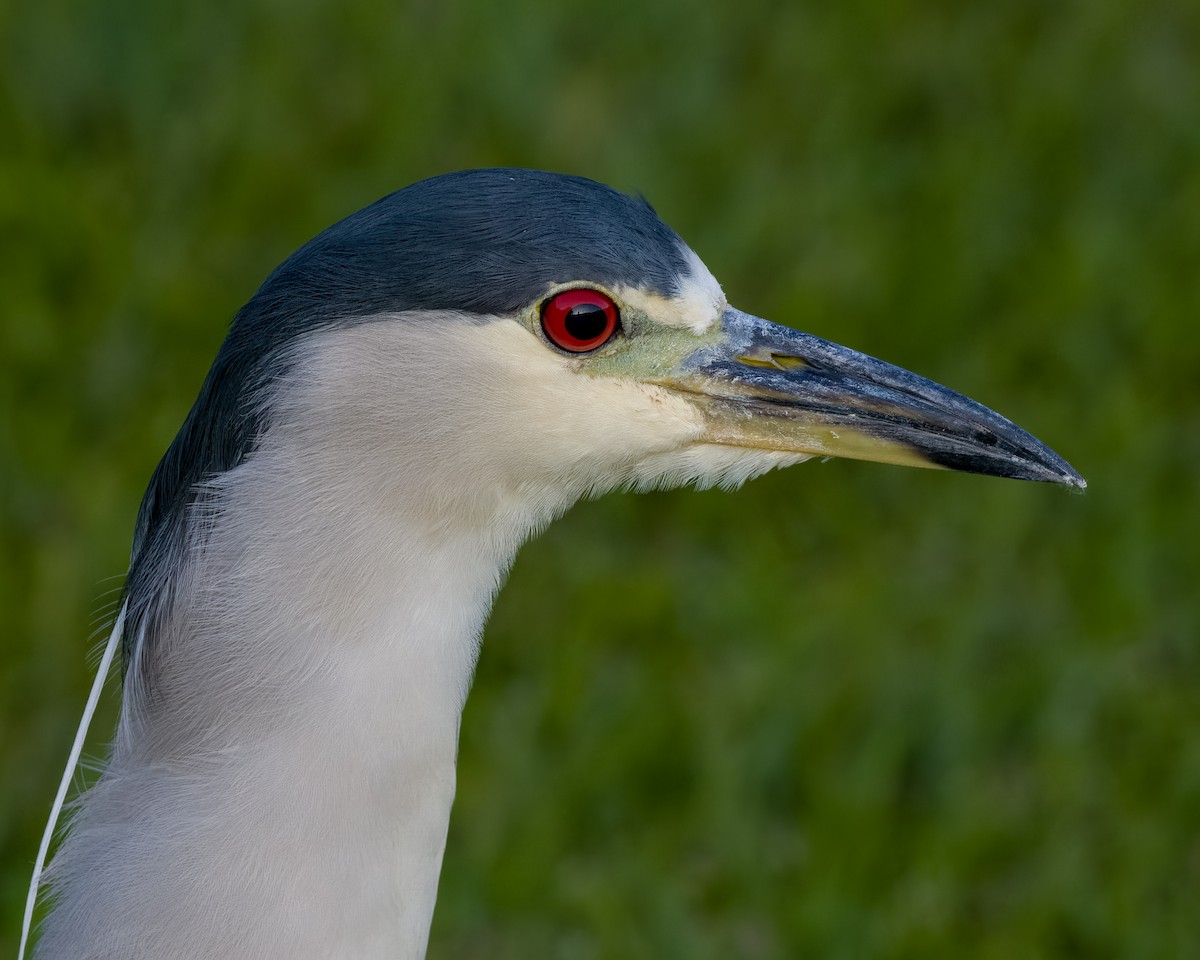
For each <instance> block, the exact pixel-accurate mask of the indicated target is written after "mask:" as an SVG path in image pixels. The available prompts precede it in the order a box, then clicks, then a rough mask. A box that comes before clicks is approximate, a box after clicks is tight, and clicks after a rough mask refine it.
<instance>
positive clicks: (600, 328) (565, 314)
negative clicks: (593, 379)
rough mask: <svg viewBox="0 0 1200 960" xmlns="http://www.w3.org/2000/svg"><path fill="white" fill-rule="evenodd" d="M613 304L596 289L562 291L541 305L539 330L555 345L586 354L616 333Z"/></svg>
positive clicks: (614, 307) (615, 309)
mask: <svg viewBox="0 0 1200 960" xmlns="http://www.w3.org/2000/svg"><path fill="white" fill-rule="evenodd" d="M619 321H620V315H619V314H618V313H617V305H616V304H615V303H613V302H612V301H611V300H610V299H609V298H608V297H606V296H605V295H604V294H602V293H600V292H599V291H598V290H564V291H563V292H562V293H556V294H555V295H554V296H553V297H551V298H550V299H549V300H547V301H546V305H545V306H544V307H542V329H543V330H544V331H545V332H546V336H547V337H549V338H550V342H551V343H552V344H554V345H555V346H556V347H561V348H562V349H563V350H568V351H570V352H571V353H587V352H588V351H589V350H595V349H596V348H597V347H599V346H601V345H603V344H605V343H608V341H609V340H611V339H612V336H613V334H614V333H616V332H617V324H618V322H619Z"/></svg>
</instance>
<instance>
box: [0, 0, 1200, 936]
mask: <svg viewBox="0 0 1200 960" xmlns="http://www.w3.org/2000/svg"><path fill="white" fill-rule="evenodd" d="M1198 65H1200V8H1197V7H1196V6H1195V5H1194V4H1190V3H1184V2H1182V0H1180V2H1178V3H1172V2H1166V0H1159V2H1149V3H1135V2H1128V3H1115V2H1105V0H1087V2H1083V0H1076V2H1070V0H1068V2H1063V3H1053V4H1047V3H1042V2H1036V0H1012V2H997V3H980V4H971V5H960V4H950V3H926V4H900V3H893V2H877V0H852V2H849V3H842V4H812V3H807V2H806V3H784V2H777V3H770V2H764V0H746V2H741V3H738V4H729V5H724V6H714V5H709V6H703V5H696V4H688V3H682V2H663V3H654V4H650V5H645V4H642V3H633V2H630V0H614V2H610V3H607V4H591V3H581V2H577V0H555V2H550V0H538V2H535V0H517V2H513V3H504V4H492V3H485V2H471V3H462V4H453V3H439V2H436V0H410V2H408V3H402V4H395V5H385V4H379V3H375V2H371V0H339V2H337V3H318V2H315V0H287V2H283V0H254V2H246V3H241V4H224V3H209V4H204V3H191V4H187V5H184V4H176V3H159V2H152V0H42V2H38V3H35V2H34V0H16V2H15V3H7V4H3V5H0V226H2V230H0V318H2V322H0V523H2V528H0V544H2V548H3V549H2V554H0V609H2V610H3V613H4V619H5V631H4V634H5V639H4V644H3V646H2V648H0V747H2V760H0V764H2V765H0V782H2V787H0V898H2V904H3V910H2V913H0V942H3V943H4V944H8V943H10V942H11V943H14V944H15V938H16V931H17V930H18V928H19V914H20V904H21V903H22V901H23V897H24V889H25V883H26V881H27V877H28V870H29V865H30V863H31V861H32V858H33V854H34V851H35V848H36V843H37V836H38V833H39V831H40V829H41V825H42V823H43V817H44V815H45V811H46V808H47V804H48V802H49V799H50V796H51V795H52V793H53V789H54V786H55V784H56V782H57V778H58V775H59V771H60V768H61V764H62V761H63V760H64V758H65V754H66V751H67V746H68V744H69V742H70V738H71V735H72V732H73V730H74V726H75V723H76V720H77V717H78V713H79V710H80V707H81V705H82V702H83V699H84V696H85V691H86V688H87V685H88V683H89V680H90V669H91V668H90V666H89V663H88V661H87V660H86V658H85V651H86V650H87V649H88V648H89V644H88V640H87V637H88V632H89V629H90V627H89V622H90V621H91V620H92V618H93V616H94V615H95V613H96V611H97V609H98V608H99V609H100V612H101V613H106V612H108V607H107V606H104V605H103V602H104V597H103V591H105V590H107V589H109V588H110V587H112V586H113V585H114V584H117V583H119V581H109V580H105V578H106V577H109V576H111V575H114V574H119V573H120V572H121V571H122V570H123V568H124V563H125V560H126V557H127V550H128V544H129V539H130V534H131V529H132V524H133V517H134V513H135V509H136V505H137V501H138V499H139V497H140V493H141V490H142V487H143V486H144V484H145V481H146V479H147V478H148V476H149V473H150V471H151V469H152V468H153V465H154V463H155V462H156V459H157V457H158V456H159V455H160V453H161V452H162V450H163V449H164V448H165V446H166V444H167V442H168V441H169V439H170V437H171V436H172V434H173V432H174V430H175V429H176V428H177V427H178V425H179V423H180V421H181V420H182V417H183V415H184V413H185V412H186V410H187V408H188V406H189V404H190V402H191V400H192V398H193V397H194V395H195V392H196V390H197V388H198V385H199V382H200V380H201V378H202V376H203V374H204V371H205V369H206V367H207V365H208V363H209V361H210V359H211V357H212V355H213V353H214V352H215V350H216V347H217V345H218V343H219V341H220V338H221V336H222V332H223V328H224V326H225V324H226V323H227V321H228V318H229V317H230V316H231V315H232V314H233V312H234V310H235V309H236V308H237V307H238V306H239V305H240V304H241V303H242V302H244V301H245V300H246V299H247V297H248V296H249V295H250V293H251V292H252V291H253V290H254V288H255V286H256V284H257V283H258V282H259V281H260V280H261V279H262V278H263V277H264V276H265V275H266V273H267V271H268V270H269V269H270V268H271V267H272V266H274V264H276V263H277V262H278V261H279V260H280V259H282V258H283V257H284V256H285V255H286V254H287V253H288V252H290V251H291V250H292V249H293V248H294V247H295V246H297V245H298V244H299V243H300V242H302V241H303V240H305V239H307V238H308V237H309V236H310V235H312V234H313V233H315V232H316V231H318V230H319V229H321V228H322V227H324V226H325V225H327V224H328V223H330V222H332V221H333V220H335V219H337V218H338V217H340V216H342V215H343V214H345V213H347V212H349V211H351V210H353V209H356V208H357V207H359V206H361V205H362V204H364V203H366V202H369V201H370V200H373V199H375V198H376V197H377V196H379V195H381V194H383V193H385V192H387V191H389V190H391V189H394V188H396V187H398V186H401V185H403V184H405V183H408V182H411V181H413V180H416V179H420V178H422V177H425V176H428V175H431V174H433V173H437V172H442V171H445V170H451V169H457V168H461V167H468V166H483V165H496V164H504V165H523V166H537V167H544V168H549V169H557V170H564V171H569V172H575V173H581V174H584V175H588V176H592V177H595V178H597V179H600V180H604V181H607V182H610V183H613V184H614V185H617V186H619V187H622V188H625V189H629V190H640V191H643V192H644V193H645V194H646V195H647V196H648V197H649V198H650V199H651V200H652V201H653V202H654V203H655V205H656V206H657V208H658V209H659V211H660V213H661V214H663V216H664V217H665V218H666V219H667V220H668V222H670V223H672V224H673V225H674V226H675V227H676V228H677V229H678V230H679V231H680V232H681V233H682V234H683V236H684V237H685V238H687V239H688V240H689V241H690V243H691V244H692V246H693V247H694V248H695V249H696V250H697V251H698V252H699V253H700V254H701V256H702V257H704V258H705V260H706V261H707V262H708V264H709V265H710V266H711V267H712V269H713V270H714V272H715V273H716V274H717V276H718V277H720V278H721V279H722V281H723V282H724V284H725V288H726V291H727V293H728V294H729V296H730V299H731V300H732V301H733V302H734V303H736V304H737V305H738V306H740V307H742V308H743V309H746V310H750V311H752V312H756V313H759V314H762V315H765V316H768V317H771V318H773V319H777V320H780V321H782V322H786V323H790V324H792V325H794V326H797V327H801V328H803V329H807V330H809V331H811V332H814V333H817V334H820V335H824V336H828V337H830V338H833V339H836V340H838V341H840V342H843V343H847V344H849V345H852V346H855V347H858V348H860V349H864V350H866V351H868V352H871V353H874V354H876V355H878V356H882V357H884V358H886V359H889V360H892V361H893V362H897V363H901V364H903V365H906V366H909V367H911V368H914V369H916V370H918V371H919V372H922V373H924V374H926V375H928V376H932V377H934V378H936V379H940V380H942V381H943V382H947V383H949V384H950V385H951V386H955V387H958V388H960V389H963V390H965V391H966V392H968V393H970V394H972V395H973V396H975V397H976V398H978V399H980V400H982V401H983V402H985V403H988V404H990V405H992V406H995V407H997V408H999V409H1000V410H1001V411H1002V412H1004V413H1005V414H1007V415H1009V416H1011V417H1012V418H1013V419H1015V420H1017V421H1018V422H1019V423H1021V424H1023V425H1024V426H1026V427H1028V428H1029V429H1031V430H1032V431H1033V432H1034V433H1036V434H1038V435H1039V436H1041V437H1042V438H1043V439H1045V440H1047V441H1048V442H1049V443H1050V444H1051V445H1052V446H1054V447H1056V448H1057V449H1059V450H1060V452H1062V453H1063V454H1064V455H1066V456H1067V458H1068V459H1070V460H1071V461H1072V462H1073V463H1074V464H1075V466H1076V467H1078V468H1079V469H1080V470H1081V471H1082V472H1083V474H1084V475H1085V476H1086V477H1087V478H1088V479H1089V480H1090V482H1091V488H1090V489H1089V491H1088V492H1087V494H1086V495H1085V496H1070V495H1068V494H1066V493H1064V492H1063V491H1060V490H1058V489H1052V488H1049V487H1041V486H1031V485H1025V484H1018V483H1011V482H1005V481H997V480H987V479H981V478H971V477H962V476H954V475H949V474H939V473H929V472H923V471H921V472H918V471H905V470H900V469H895V468H888V467H879V466H873V465H864V464H848V463H830V464H827V465H816V464H810V465H806V466H804V467H800V468H797V469H794V470H791V471H788V472H786V473H781V474H778V475H773V476H770V477H767V478H764V479H762V480H759V481H756V482H755V483H754V484H752V485H751V486H750V487H748V488H747V489H744V490H742V491H741V492H739V493H737V494H733V495H730V494H723V493H719V492H709V493H703V494H694V493H686V492H680V493H673V494H656V495H649V496H643V497H633V496H624V497H610V498H608V499H605V500H603V501H601V502H597V503H590V504H585V505H582V506H581V507H579V508H578V509H576V510H575V511H574V512H573V513H572V514H571V515H570V516H569V517H567V518H566V519H565V520H564V521H563V522H561V523H559V524H558V525H557V526H555V527H554V528H552V529H551V530H550V531H549V532H548V533H547V534H545V535H544V536H543V537H541V538H540V539H539V540H538V541H536V542H535V543H533V544H531V545H530V546H529V547H527V548H526V549H525V550H524V551H523V553H522V554H521V556H520V558H519V559H518V561H517V564H516V567H515V569H514V571H513V574H512V577H511V580H510V582H509V585H508V587H507V589H506V590H505V592H504V593H503V594H502V596H501V598H500V601H499V603H498V606H497V609H496V612H495V615H494V617H493V619H492V622H491V624H490V626H489V628H488V631H487V635H486V641H485V646H484V653H483V658H482V661H481V664H480V668H479V673H478V677H477V680H476V684H475V690H474V693H473V695H472V698H471V701H470V703H469V705H468V707H467V711H466V716H465V720H464V726H463V733H462V755H461V765H460V782H459V800H458V802H457V806H456V810H455V816H454V821H453V825H452V828H451V835H450V842H449V849H448V851H447V857H446V869H445V872H444V875H443V882H442V887H441V897H440V902H439V907H438V913H437V916H436V918H435V929H434V935H433V943H432V947H431V956H434V957H489V958H492V957H496V958H525V957H541V956H546V957H561V958H610V957H612V958H618V957H619V958H636V957H686V958H706V957H712V958H718V957H730V956H739V957H764V958H766V957H793V956H813V957H833V958H838V957H922V958H929V957H946V958H960V957H963V956H972V957H985V958H992V957H994V958H1012V957H1022V956H1088V957H1106V956H1112V957H1180V956H1196V955H1200V911H1198V910H1197V890H1198V889H1200V649H1198V644H1200V600H1198V598H1197V593H1198V589H1197V584H1198V582H1200V576H1198V574H1200V549H1198V546H1197V541H1198V539H1200V510H1198V503H1200V500H1198V497H1197V478H1198V477H1200V334H1198V333H1197V319H1198V318H1200V277H1198V271H1197V267H1198V265H1200V79H1198V77H1200V73H1198V70H1200V67H1198ZM98 598H99V599H98ZM108 599H111V597H109V598H108ZM92 662H93V663H94V659H93V661H92ZM114 699H115V697H114V694H113V693H112V691H110V694H109V698H108V701H107V702H106V704H105V713H104V715H103V716H102V717H101V719H100V721H99V723H98V727H99V729H100V731H101V733H100V734H98V735H97V736H95V737H93V740H94V744H93V745H92V746H91V748H90V752H91V753H92V755H93V756H100V755H102V754H103V749H104V747H103V742H104V734H103V732H104V731H106V730H108V729H110V728H111V723H112V720H113V701H114ZM4 949H6V950H7V947H5V948H4Z"/></svg>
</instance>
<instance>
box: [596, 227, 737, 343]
mask: <svg viewBox="0 0 1200 960" xmlns="http://www.w3.org/2000/svg"><path fill="white" fill-rule="evenodd" d="M683 253H684V257H685V258H686V260H687V261H688V266H689V270H688V272H687V273H685V274H684V275H683V276H682V277H680V283H679V292H678V293H676V294H675V295H674V296H673V297H664V296H661V295H659V294H657V293H653V292H651V291H648V290H643V289H640V288H638V287H624V286H622V287H618V288H617V290H616V293H617V296H618V297H620V298H621V299H622V300H623V301H624V302H625V303H627V304H628V305H629V306H631V307H633V308H634V309H635V310H640V311H641V312H642V313H644V314H646V315H647V316H648V317H650V319H652V320H654V321H655V322H656V323H662V324H665V325H667V326H671V327H684V328H685V329H688V330H691V331H692V332H693V333H695V334H697V335H699V334H702V333H704V332H706V331H707V330H710V329H711V328H712V327H713V325H714V324H716V323H718V322H719V321H720V318H721V314H722V313H724V312H725V308H726V307H727V306H728V305H729V304H728V301H726V299H725V294H724V292H723V291H722V290H721V285H720V284H719V283H717V280H716V278H715V277H714V276H713V275H712V273H711V272H710V271H709V269H708V267H706V266H705V265H704V261H703V260H701V259H700V258H699V257H698V256H696V254H695V253H694V252H693V251H692V250H691V249H689V248H687V247H685V248H684V251H683Z"/></svg>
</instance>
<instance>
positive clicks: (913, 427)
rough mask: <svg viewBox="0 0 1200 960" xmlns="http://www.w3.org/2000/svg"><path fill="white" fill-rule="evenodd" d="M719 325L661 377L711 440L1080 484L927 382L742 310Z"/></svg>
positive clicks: (1060, 463)
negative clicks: (702, 421) (698, 413)
mask: <svg viewBox="0 0 1200 960" xmlns="http://www.w3.org/2000/svg"><path fill="white" fill-rule="evenodd" d="M722 324H723V330H724V337H723V338H722V339H721V340H720V341H718V342H716V343H713V344H711V345H709V346H705V347H703V348H701V349H700V350H697V351H696V352H694V353H693V354H691V355H690V356H689V357H687V359H686V360H685V361H684V363H683V365H682V367H681V368H680V369H678V370H677V371H676V372H675V373H674V374H673V375H671V376H669V377H666V378H663V379H661V380H660V381H659V382H660V383H661V384H662V385H663V386H666V387H670V388H671V389H674V390H679V391H683V392H686V393H688V394H691V395H692V398H693V400H694V401H695V402H696V403H697V404H698V405H699V406H700V407H701V408H702V409H703V410H704V412H705V414H706V416H707V417H708V421H709V428H708V430H709V433H708V436H707V439H708V440H709V441H710V442H712V443H720V444H729V445H733V446H743V447H756V448H760V449H769V450H781V451H789V452H793V453H808V454H813V455H815V456H826V457H849V458H851V459H854V460H876V461H880V462H883V463H898V464H904V465H907V466H914V467H941V468H945V469H950V470H963V471H966V472H968V473H983V474H989V475H991V476H997V477H1013V478H1016V479H1019V480H1044V481H1049V482H1051V483H1062V484H1066V485H1068V486H1072V487H1079V488H1083V487H1086V486H1087V483H1086V481H1084V479H1083V477H1081V476H1080V475H1079V474H1078V473H1077V472H1076V471H1075V470H1074V469H1073V468H1072V467H1071V465H1070V464H1068V463H1067V462H1066V461H1065V460H1064V459H1063V458H1062V457H1060V456H1059V455H1058V454H1057V453H1055V452H1054V451H1053V450H1051V449H1050V448H1049V447H1047V446H1046V445H1045V444H1044V443H1042V442H1041V441H1040V440H1038V439H1036V438H1035V437H1033V436H1031V435H1030V434H1028V433H1026V432H1025V431H1024V430H1022V429H1021V428H1020V427H1018V426H1016V424H1014V423H1012V422H1010V421H1008V420H1006V419H1004V417H1002V416H1000V415H999V414H998V413H994V412H993V411H991V410H989V409H988V408H987V407H984V406H982V405H981V404H978V403H976V402H975V401H974V400H971V399H969V398H967V397H964V396H963V395H962V394H959V393H955V392H954V391H953V390H949V389H947V388H946V387H943V386H941V385H940V384H937V383H934V382H933V381H932V380H926V379H924V378H923V377H918V376H917V375H916V374H914V373H910V372H909V371H907V370H904V369H902V368H900V367H894V366H892V365H891V364H889V363H884V362H882V361H881V360H876V359H874V358H873V357H868V356H866V355H865V354H862V353H858V352H857V351H855V350H850V349H847V348H846V347H840V346H838V345H837V344H835V343H830V342H829V341H827V340H821V339H819V338H817V337H813V336H810V335H809V334H806V333H800V332H798V331H796V330H791V329H789V328H787V327H781V326H779V325H777V324H774V323H769V322H768V321H766V320H762V319H760V318H758V317H754V316H751V315H750V314H747V313H742V312H741V311H740V310H734V309H732V308H730V309H728V310H726V311H725V315H724V318H723V321H722Z"/></svg>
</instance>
